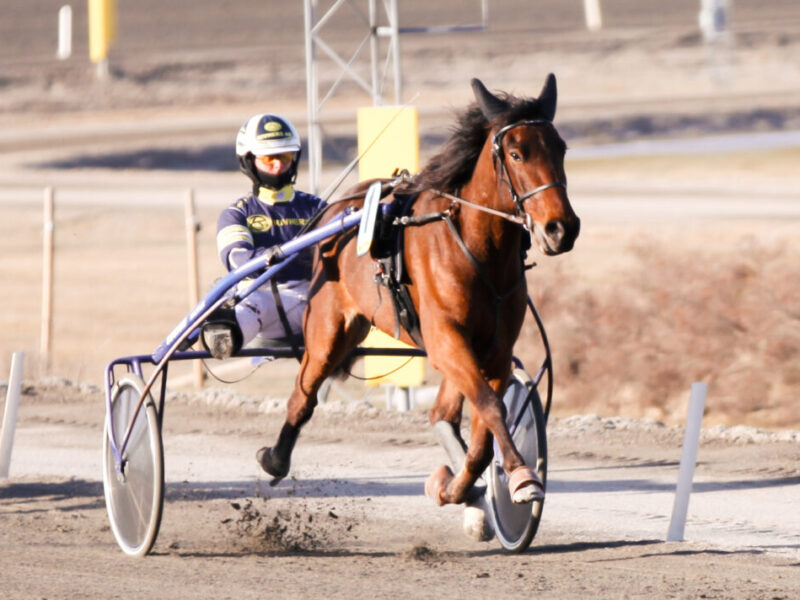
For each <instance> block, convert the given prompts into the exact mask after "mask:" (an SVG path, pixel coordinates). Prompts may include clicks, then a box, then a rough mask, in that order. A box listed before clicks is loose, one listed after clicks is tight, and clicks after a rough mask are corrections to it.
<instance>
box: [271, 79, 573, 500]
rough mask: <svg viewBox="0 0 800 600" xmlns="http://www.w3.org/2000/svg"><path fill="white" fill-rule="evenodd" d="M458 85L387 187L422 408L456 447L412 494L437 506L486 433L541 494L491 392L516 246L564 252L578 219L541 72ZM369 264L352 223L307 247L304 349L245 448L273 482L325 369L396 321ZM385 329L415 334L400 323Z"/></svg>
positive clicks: (521, 285) (504, 352)
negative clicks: (311, 257) (424, 397)
mask: <svg viewBox="0 0 800 600" xmlns="http://www.w3.org/2000/svg"><path fill="white" fill-rule="evenodd" d="M472 89H473V93H474V95H475V102H474V103H472V104H471V105H469V106H468V107H467V108H466V109H465V110H464V111H463V112H462V113H461V114H460V115H459V117H458V120H457V124H456V126H455V127H454V129H453V132H452V135H451V137H450V138H449V139H448V140H447V141H446V142H445V144H444V145H443V146H442V148H441V150H440V151H439V152H438V153H437V154H436V155H435V156H433V158H432V159H431V160H430V161H429V163H428V164H427V165H426V166H425V167H424V169H423V170H422V171H421V172H420V173H419V174H418V175H416V176H414V177H412V178H410V179H409V180H408V181H405V182H403V183H401V184H400V185H399V186H397V187H396V188H393V190H392V191H391V193H390V194H389V195H388V197H387V198H388V201H391V200H392V196H395V197H399V196H400V195H401V194H406V195H408V194H410V193H413V194H415V195H416V199H415V200H414V201H413V204H412V205H411V208H410V217H411V219H410V221H413V220H414V219H416V220H417V223H418V226H408V227H405V228H404V231H403V235H404V237H405V243H404V251H403V254H404V261H405V267H404V268H405V278H404V282H405V284H406V286H407V290H408V295H409V296H410V299H411V301H412V302H413V307H414V309H415V310H416V313H417V315H418V326H419V327H418V330H419V333H420V334H421V340H419V337H420V336H416V337H417V338H418V341H420V343H421V344H424V348H425V350H426V353H427V356H428V359H429V361H430V364H431V365H432V366H433V367H434V368H436V369H437V370H439V371H440V372H441V374H442V376H443V382H442V384H441V387H440V389H439V392H438V396H437V398H436V401H435V403H434V406H433V408H432V409H431V411H430V415H429V416H430V421H431V424H433V425H435V424H436V423H437V422H439V421H445V422H446V423H448V424H449V425H450V429H452V435H453V436H454V437H456V438H457V440H458V441H459V443H461V445H462V447H464V448H466V449H467V450H466V458H465V461H464V465H463V468H461V470H460V472H459V473H457V474H454V473H453V472H452V471H451V470H450V469H449V467H445V466H442V467H439V468H438V469H436V470H435V471H434V472H433V474H432V475H431V476H430V477H429V479H428V481H427V483H426V486H425V488H426V493H427V494H428V495H429V496H431V497H432V498H433V499H434V501H435V502H436V503H437V504H439V505H443V504H448V503H456V504H457V503H462V502H465V501H466V500H467V497H468V492H469V491H470V490H471V488H472V486H473V484H474V483H475V481H476V479H477V478H478V477H479V476H480V475H481V473H483V471H484V470H485V469H486V467H487V466H488V464H489V463H490V461H491V458H492V437H493V436H494V438H495V439H496V440H497V442H498V444H499V447H500V449H501V451H502V455H503V468H504V470H505V471H506V473H508V475H509V478H510V480H509V488H510V493H511V496H512V500H513V501H514V502H516V503H525V502H530V501H532V500H533V499H534V498H536V497H541V496H540V495H541V494H543V485H542V482H541V481H540V480H539V478H538V476H537V475H536V473H535V471H534V470H533V469H532V468H531V467H530V466H528V465H525V464H524V463H523V459H522V457H521V456H520V454H519V452H518V451H517V449H516V448H515V446H514V443H513V442H512V440H511V437H510V435H509V432H508V429H507V427H506V424H505V421H504V412H505V408H504V405H503V402H502V395H503V392H504V390H505V387H506V385H507V383H508V381H509V377H510V374H511V368H512V349H513V347H514V342H515V341H516V340H517V337H518V335H519V332H520V329H521V327H522V323H523V320H524V317H525V311H526V300H527V288H526V282H525V267H524V260H525V254H526V250H527V248H528V246H529V245H530V241H531V239H533V240H535V242H536V243H537V245H538V247H539V249H540V250H541V252H542V253H543V254H545V255H556V254H560V253H563V252H568V251H569V250H571V249H572V247H573V244H574V243H575V240H576V238H577V236H578V232H579V230H580V220H579V218H578V217H577V216H576V215H575V212H574V211H573V209H572V207H571V205H570V203H569V199H568V197H567V186H566V183H567V179H566V175H565V172H564V155H565V152H566V144H565V143H564V141H563V140H562V139H561V137H560V136H559V134H558V132H557V131H556V128H555V127H554V126H553V118H554V116H555V111H556V97H557V93H556V79H555V76H553V75H552V74H550V75H549V76H548V77H547V78H546V81H545V84H544V87H543V88H542V91H541V93H540V94H539V96H538V97H537V98H518V97H514V96H512V95H509V94H505V93H498V94H493V93H491V92H489V91H488V90H487V89H486V87H485V86H484V85H483V83H481V82H480V81H479V80H477V79H473V80H472ZM365 190H366V184H361V185H359V186H357V188H356V189H355V190H354V192H352V193H351V194H349V195H347V196H345V198H344V199H343V200H342V201H337V202H333V203H331V204H330V205H329V206H328V207H327V209H326V210H325V212H324V214H323V216H322V221H323V222H330V221H331V220H333V219H336V218H337V216H339V217H340V216H341V215H342V212H343V211H345V210H346V209H347V208H348V207H355V208H359V207H360V206H361V203H362V202H363V198H364V192H365ZM375 265H376V263H375V261H374V260H373V259H372V258H371V257H370V255H369V254H366V255H364V256H361V257H359V256H357V253H356V236H355V232H353V231H350V232H347V233H343V234H340V235H338V236H334V237H333V238H330V239H329V240H326V241H325V242H322V243H321V244H320V246H319V247H318V248H317V252H316V258H315V266H314V274H313V277H312V282H311V292H310V298H309V303H308V307H307V308H306V313H305V316H304V324H303V333H304V337H305V352H304V354H303V356H302V361H301V364H300V370H299V373H298V376H297V379H296V382H295V387H294V391H293V392H292V394H291V396H290V398H289V401H288V406H287V416H286V420H285V423H284V425H283V427H282V429H281V431H280V434H279V436H278V439H277V442H276V444H275V445H274V446H272V447H265V448H262V449H261V450H259V452H258V454H257V458H258V461H259V463H260V464H261V466H262V468H263V469H264V470H265V471H266V472H267V473H268V474H270V475H272V476H273V477H274V480H273V484H274V483H276V482H277V481H279V480H280V479H281V478H283V477H284V476H286V475H287V474H288V472H289V466H290V459H291V454H292V450H293V448H294V444H295V442H296V440H297V437H298V435H299V433H300V429H301V427H302V426H303V424H305V423H306V422H307V421H308V420H309V419H310V418H311V415H312V413H313V411H314V407H315V405H316V403H317V391H318V390H319V388H320V386H321V384H322V383H323V381H324V380H325V378H326V377H328V376H329V375H331V374H332V373H334V371H335V370H336V369H337V367H339V365H340V364H342V363H343V362H345V361H346V360H347V358H348V356H349V354H350V352H351V350H352V349H353V348H355V347H356V346H357V345H358V344H359V343H360V342H361V341H362V340H363V339H364V337H365V336H366V335H367V333H368V331H369V329H370V326H371V325H374V326H375V327H377V328H378V329H381V330H382V331H384V332H387V333H389V334H394V333H395V332H396V314H395V312H394V309H393V306H392V302H390V301H387V300H386V298H385V296H386V295H387V292H386V289H385V288H384V289H381V287H380V285H376V283H375V274H376V266H375ZM381 294H383V297H382V296H381ZM399 337H400V339H401V341H403V342H405V343H407V344H410V345H412V346H413V345H417V346H418V345H420V344H418V343H416V342H415V341H414V339H413V338H412V336H411V334H410V333H409V332H408V331H407V330H402V331H400V336H399ZM465 398H466V399H467V400H469V402H470V403H471V406H472V413H471V414H472V417H471V430H470V443H469V445H468V447H467V446H466V444H464V442H463V440H462V439H461V435H460V423H461V413H462V405H463V401H464V399H465Z"/></svg>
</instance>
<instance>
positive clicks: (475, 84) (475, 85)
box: [472, 79, 508, 121]
mask: <svg viewBox="0 0 800 600" xmlns="http://www.w3.org/2000/svg"><path fill="white" fill-rule="evenodd" d="M472 93H474V94H475V100H477V102H478V106H479V107H480V109H481V112H482V113H483V116H484V117H486V118H487V119H488V120H489V121H491V120H493V119H494V118H495V117H496V116H497V115H499V114H500V113H502V112H505V111H506V110H507V109H508V102H506V101H505V100H501V99H500V98H498V97H497V96H495V95H494V94H492V93H491V92H490V91H489V90H487V89H486V86H485V85H483V83H482V82H481V80H480V79H473V80H472Z"/></svg>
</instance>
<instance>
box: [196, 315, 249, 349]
mask: <svg viewBox="0 0 800 600" xmlns="http://www.w3.org/2000/svg"><path fill="white" fill-rule="evenodd" d="M200 339H201V341H202V342H203V347H204V348H205V349H206V350H208V352H209V354H211V356H213V357H214V358H216V359H217V360H222V359H225V358H230V357H231V356H232V355H234V354H236V353H237V352H238V351H239V350H241V349H242V342H243V340H242V330H241V329H240V328H239V325H238V324H237V323H236V313H235V311H234V309H233V306H231V305H229V304H228V303H225V304H223V305H222V306H220V307H219V308H218V309H217V310H215V311H214V312H213V313H211V315H210V316H209V317H208V319H207V320H206V322H205V323H203V325H202V332H201V334H200Z"/></svg>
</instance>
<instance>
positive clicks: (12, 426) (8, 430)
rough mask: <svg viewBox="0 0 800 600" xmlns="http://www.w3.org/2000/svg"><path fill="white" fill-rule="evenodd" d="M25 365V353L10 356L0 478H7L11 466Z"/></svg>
mask: <svg viewBox="0 0 800 600" xmlns="http://www.w3.org/2000/svg"><path fill="white" fill-rule="evenodd" d="M24 364H25V353H24V352H14V354H13V355H12V356H11V374H10V375H9V376H8V390H7V391H6V409H5V411H4V414H3V429H2V432H0V478H5V477H8V468H9V466H10V465H11V449H12V448H13V446H14V431H15V430H16V427H17V408H18V407H19V395H20V390H21V388H22V366H23V365H24Z"/></svg>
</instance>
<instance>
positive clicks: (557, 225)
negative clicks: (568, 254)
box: [544, 219, 564, 242]
mask: <svg viewBox="0 0 800 600" xmlns="http://www.w3.org/2000/svg"><path fill="white" fill-rule="evenodd" d="M544 231H545V233H546V234H547V237H549V238H550V239H552V240H553V241H555V242H559V241H561V238H563V237H564V223H563V222H562V221H561V220H560V219H554V220H552V221H550V222H549V223H548V224H547V225H545V226H544Z"/></svg>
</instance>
